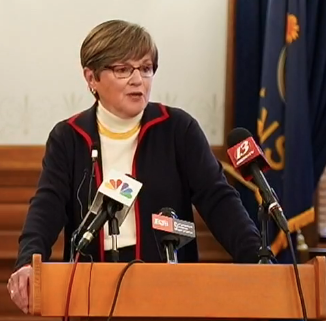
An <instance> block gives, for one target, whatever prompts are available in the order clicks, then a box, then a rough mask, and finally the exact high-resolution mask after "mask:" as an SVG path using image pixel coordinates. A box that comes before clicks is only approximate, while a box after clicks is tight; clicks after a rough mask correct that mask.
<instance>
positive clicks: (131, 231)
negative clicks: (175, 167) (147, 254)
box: [97, 102, 143, 250]
mask: <svg viewBox="0 0 326 321" xmlns="http://www.w3.org/2000/svg"><path fill="white" fill-rule="evenodd" d="M142 115H143V113H140V114H139V115H137V116H136V117H134V118H129V119H121V118H119V117H117V116H115V115H114V114H112V113H111V112H109V111H108V110H106V109H105V108H104V107H103V106H102V105H101V103H100V102H99V104H98V108H97V123H98V128H99V134H100V141H101V153H102V169H103V180H106V179H107V175H108V173H109V171H110V170H111V169H115V170H117V171H119V172H121V173H124V174H131V173H132V162H133V158H134V154H135V150H136V146H137V136H138V134H139V130H140V120H141V117H142ZM135 244H136V220H135V210H134V206H132V207H131V208H130V210H129V213H128V215H127V217H126V219H125V221H124V222H123V224H122V225H121V226H120V235H118V247H119V248H121V247H125V246H130V245H135ZM104 249H105V250H110V249H112V241H111V237H110V236H109V234H108V224H107V223H106V224H105V225H104Z"/></svg>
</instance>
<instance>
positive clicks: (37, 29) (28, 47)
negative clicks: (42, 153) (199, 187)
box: [0, 0, 228, 145]
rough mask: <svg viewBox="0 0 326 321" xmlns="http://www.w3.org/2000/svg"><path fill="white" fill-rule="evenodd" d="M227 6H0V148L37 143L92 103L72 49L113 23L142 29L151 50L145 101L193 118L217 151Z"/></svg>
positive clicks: (99, 0) (134, 0) (130, 2)
mask: <svg viewBox="0 0 326 321" xmlns="http://www.w3.org/2000/svg"><path fill="white" fill-rule="evenodd" d="M227 4H228V1H227V0H219V1H216V0H205V1H201V0H192V1H187V0H178V1H174V0H155V1H153V0H124V1H116V0H96V1H92V2H90V1H87V0H71V1H65V0H57V1H41V0H29V1H18V0H11V1H5V2H3V3H2V4H1V10H0V30H2V32H1V43H0V46H1V50H0V70H1V76H2V79H5V81H3V82H2V84H1V86H0V145H1V144H2V145H3V144H5V145H13V144H15V145H29V144H31V145H35V144H44V143H45V140H46V138H47V135H48V132H49V131H50V129H51V128H52V126H53V125H54V124H55V123H56V122H57V121H59V120H60V119H63V118H66V117H69V116H70V115H72V114H74V113H76V112H79V111H80V110H81V109H85V108H88V107H89V106H90V105H91V104H92V102H93V98H92V96H91V94H90V93H89V91H88V89H87V86H86V82H85V81H84V79H83V75H82V70H81V67H80V62H79V49H80V46H81V43H82V41H83V39H84V38H85V37H86V35H87V33H88V32H89V31H90V30H91V29H92V28H93V27H94V26H95V25H97V24H99V23H101V22H102V21H105V20H110V19H116V18H119V19H126V20H130V21H133V22H137V23H140V24H142V25H143V26H145V27H146V28H147V29H148V30H149V32H150V33H151V34H152V35H153V37H154V39H155V41H156V43H157V46H158V48H159V69H158V72H157V74H156V75H155V80H154V86H153V90H152V96H151V98H152V100H154V101H157V100H159V101H161V102H163V103H165V104H170V105H174V106H178V107H181V108H184V109H185V110H187V111H188V112H190V113H191V114H192V115H194V116H195V117H196V118H198V120H199V122H200V124H201V125H202V126H203V128H204V130H205V133H206V135H207V137H208V139H209V141H210V143H211V144H212V145H221V144H223V138H224V137H223V133H224V132H223V130H224V106H225V70H226V63H225V62H226V48H227V47H226V42H227V29H226V26H227ZM17 8H19V10H18V9H17ZM90 12H91V14H90ZM4 31H5V32H4Z"/></svg>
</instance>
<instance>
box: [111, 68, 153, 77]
mask: <svg viewBox="0 0 326 321" xmlns="http://www.w3.org/2000/svg"><path fill="white" fill-rule="evenodd" d="M106 69H110V70H112V71H113V74H114V76H115V77H116V78H118V79H124V78H129V77H130V76H131V75H132V74H133V73H134V70H135V69H137V70H139V73H140V75H141V76H142V77H143V78H150V77H153V75H154V68H153V66H152V65H145V66H139V67H137V68H136V67H133V66H130V65H116V66H108V67H106Z"/></svg>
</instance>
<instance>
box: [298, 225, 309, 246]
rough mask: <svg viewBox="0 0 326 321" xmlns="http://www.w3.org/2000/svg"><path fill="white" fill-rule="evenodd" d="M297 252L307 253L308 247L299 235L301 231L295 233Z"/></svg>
mask: <svg viewBox="0 0 326 321" xmlns="http://www.w3.org/2000/svg"><path fill="white" fill-rule="evenodd" d="M297 250H298V251H308V245H307V243H306V242H305V238H304V236H303V234H302V233H301V230H298V232H297Z"/></svg>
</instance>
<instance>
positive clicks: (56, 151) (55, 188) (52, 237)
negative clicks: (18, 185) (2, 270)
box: [15, 123, 71, 270]
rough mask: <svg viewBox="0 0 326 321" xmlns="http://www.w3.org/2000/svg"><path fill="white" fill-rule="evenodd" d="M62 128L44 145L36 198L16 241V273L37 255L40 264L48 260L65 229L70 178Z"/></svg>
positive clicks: (31, 203)
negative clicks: (17, 243)
mask: <svg viewBox="0 0 326 321" xmlns="http://www.w3.org/2000/svg"><path fill="white" fill-rule="evenodd" d="M64 126H66V124H64V123H59V124H57V125H56V126H55V127H54V128H53V129H52V131H51V133H50V135H49V138H48V140H47V142H46V148H45V155H44V158H43V161H42V172H41V176H40V179H39V182H38V186H37V190H36V194H35V196H34V197H33V198H32V199H31V201H30V207H29V210H28V213H27V216H26V220H25V223H24V226H23V230H22V233H21V236H20V237H19V251H18V258H17V261H16V264H15V270H17V269H19V268H20V267H22V266H24V265H26V264H29V263H30V262H31V261H32V256H33V254H36V253H37V254H41V255H42V261H47V260H49V258H50V256H51V252H52V251H51V248H52V246H53V244H54V243H55V241H56V240H57V238H58V236H59V234H60V231H61V230H62V228H63V227H64V225H65V221H66V204H67V202H68V199H69V195H70V182H71V177H70V176H69V175H70V174H69V173H70V171H69V169H68V164H69V162H68V159H67V157H68V156H67V155H68V154H67V149H66V146H65V139H64V130H63V129H64Z"/></svg>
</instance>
